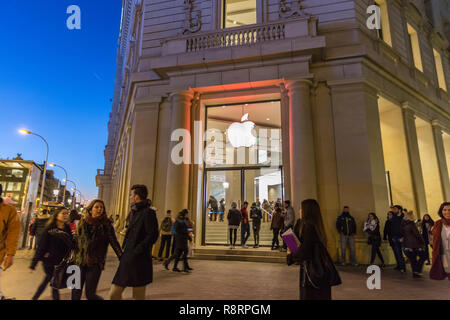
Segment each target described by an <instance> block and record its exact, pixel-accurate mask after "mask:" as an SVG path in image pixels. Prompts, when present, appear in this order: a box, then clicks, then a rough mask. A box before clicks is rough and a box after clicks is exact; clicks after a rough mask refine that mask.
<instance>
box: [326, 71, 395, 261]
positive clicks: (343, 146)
mask: <svg viewBox="0 0 450 320" xmlns="http://www.w3.org/2000/svg"><path fill="white" fill-rule="evenodd" d="M329 85H330V87H331V90H332V104H333V107H332V108H333V122H334V136H335V145H336V168H337V182H338V189H339V199H340V208H339V209H340V210H342V206H344V205H348V206H349V207H350V213H351V214H352V216H353V217H354V218H355V220H356V225H357V233H356V239H357V240H356V258H357V260H358V262H359V263H368V262H369V260H370V250H369V248H368V246H367V239H366V237H365V236H364V235H363V233H362V230H361V226H362V225H363V223H364V221H365V220H366V219H367V215H368V213H369V212H376V213H377V214H378V215H379V216H382V215H384V213H385V212H387V210H388V207H389V203H388V194H387V185H386V176H385V167H384V160H383V148H382V144H381V129H380V119H379V112H378V95H377V91H376V90H375V89H374V88H372V87H371V86H369V85H368V84H366V83H364V82H360V81H359V80H358V79H356V80H340V81H334V82H333V81H330V82H329ZM339 213H340V212H337V213H336V216H337V215H338V214H339Z"/></svg>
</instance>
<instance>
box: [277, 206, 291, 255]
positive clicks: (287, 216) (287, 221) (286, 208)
mask: <svg viewBox="0 0 450 320" xmlns="http://www.w3.org/2000/svg"><path fill="white" fill-rule="evenodd" d="M278 200H279V201H277V202H276V204H275V206H276V207H280V203H281V199H280V198H278ZM283 206H284V212H285V213H284V227H283V230H282V233H285V232H286V231H287V230H288V229H289V228H293V227H294V223H295V212H294V208H292V206H291V201H290V200H285V201H284V202H283ZM283 250H287V245H286V243H284V241H283Z"/></svg>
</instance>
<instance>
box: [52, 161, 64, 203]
mask: <svg viewBox="0 0 450 320" xmlns="http://www.w3.org/2000/svg"><path fill="white" fill-rule="evenodd" d="M49 166H50V167H58V168H61V169H63V170H64V173H65V174H66V179H64V180H63V181H65V184H64V194H63V201H62V202H63V203H64V206H65V205H66V190H67V188H66V187H67V171H66V169H64V168H63V167H61V166H59V165H57V164H54V163H50V164H49Z"/></svg>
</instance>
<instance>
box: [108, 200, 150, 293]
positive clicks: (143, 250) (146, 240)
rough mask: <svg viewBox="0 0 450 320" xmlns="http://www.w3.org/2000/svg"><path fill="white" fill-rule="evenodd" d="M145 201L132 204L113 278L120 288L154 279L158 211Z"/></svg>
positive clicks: (139, 285)
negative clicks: (153, 259) (153, 250)
mask: <svg viewBox="0 0 450 320" xmlns="http://www.w3.org/2000/svg"><path fill="white" fill-rule="evenodd" d="M150 205H151V202H150V201H149V200H144V201H141V202H138V203H135V204H134V205H133V206H132V207H131V212H130V215H129V220H128V221H129V222H128V228H127V232H126V234H125V239H124V241H123V245H122V247H123V255H122V257H121V259H120V263H119V267H118V269H117V272H116V274H115V276H114V279H113V282H112V283H113V284H115V285H117V286H120V287H142V286H145V285H147V284H149V283H151V282H152V281H153V264H152V246H153V244H154V243H155V242H156V240H158V220H157V218H156V212H155V211H154V210H153V209H151V208H150Z"/></svg>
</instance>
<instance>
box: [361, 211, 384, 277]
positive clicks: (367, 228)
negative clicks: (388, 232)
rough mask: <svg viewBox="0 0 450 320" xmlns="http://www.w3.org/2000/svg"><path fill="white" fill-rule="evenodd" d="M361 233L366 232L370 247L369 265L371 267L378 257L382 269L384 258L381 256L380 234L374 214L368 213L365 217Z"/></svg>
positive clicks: (378, 223) (378, 224) (378, 222)
mask: <svg viewBox="0 0 450 320" xmlns="http://www.w3.org/2000/svg"><path fill="white" fill-rule="evenodd" d="M363 232H367V234H368V235H369V237H368V239H367V243H368V244H369V245H370V246H371V247H372V250H371V256H370V264H371V265H373V263H374V262H375V258H376V256H377V255H378V258H380V260H381V267H382V268H384V267H385V265H384V258H383V255H382V254H381V251H380V247H381V234H380V221H379V220H378V217H377V215H376V214H375V213H373V212H371V213H369V215H368V217H367V221H366V222H365V223H364V229H363Z"/></svg>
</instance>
